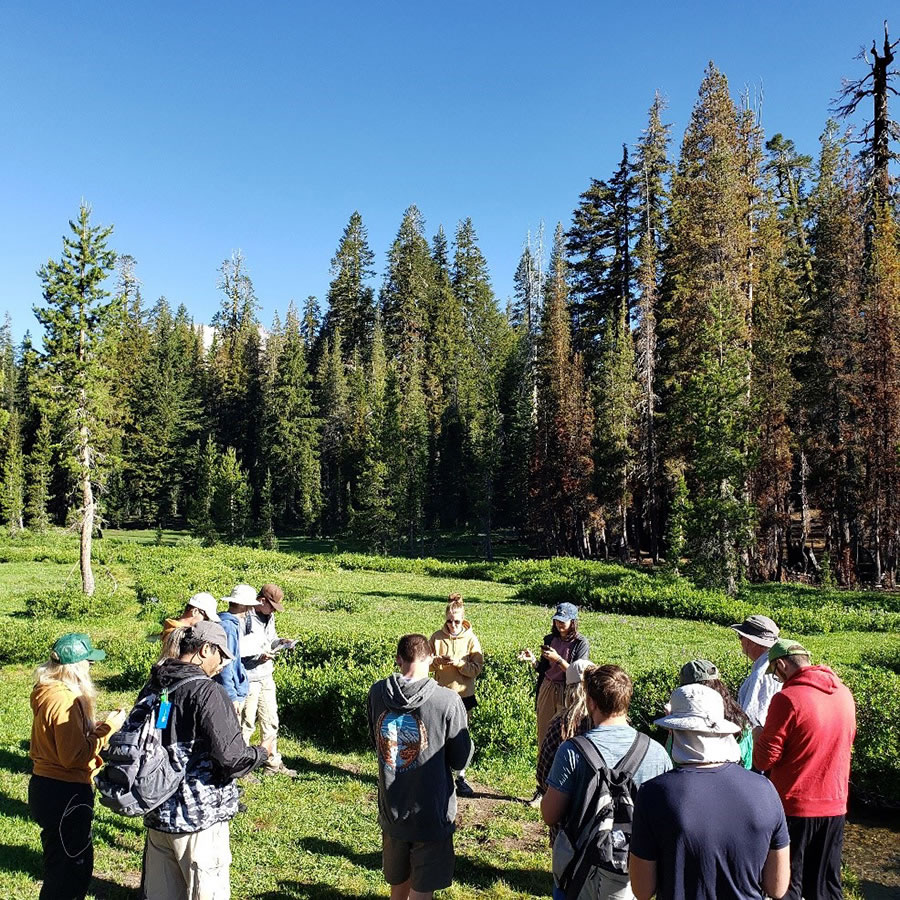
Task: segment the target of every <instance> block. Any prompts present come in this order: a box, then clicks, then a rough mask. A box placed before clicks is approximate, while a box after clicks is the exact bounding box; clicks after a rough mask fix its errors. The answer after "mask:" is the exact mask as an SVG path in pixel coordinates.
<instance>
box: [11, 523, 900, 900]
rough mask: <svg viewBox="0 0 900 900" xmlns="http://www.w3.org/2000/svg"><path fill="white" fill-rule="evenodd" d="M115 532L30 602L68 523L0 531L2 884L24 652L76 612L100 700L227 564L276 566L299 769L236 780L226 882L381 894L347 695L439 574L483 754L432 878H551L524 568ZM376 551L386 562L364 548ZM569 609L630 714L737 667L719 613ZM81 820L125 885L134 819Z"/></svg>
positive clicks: (105, 864) (461, 882)
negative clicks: (88, 639)
mask: <svg viewBox="0 0 900 900" xmlns="http://www.w3.org/2000/svg"><path fill="white" fill-rule="evenodd" d="M129 537H131V538H135V537H136V538H137V539H138V540H137V542H136V541H135V540H131V541H129V542H122V541H121V539H120V538H113V537H111V536H109V535H108V536H107V537H106V538H104V540H103V541H100V542H98V553H97V555H98V557H99V559H100V561H101V562H100V564H99V565H98V582H99V583H100V585H101V587H100V590H99V592H98V596H97V598H96V600H95V602H94V606H93V609H92V610H90V611H89V612H87V613H82V612H80V611H77V610H76V614H75V615H74V616H73V617H70V618H64V619H62V620H60V619H56V618H53V617H52V616H51V617H48V616H46V615H43V616H40V615H39V616H37V617H35V616H34V615H33V613H35V612H41V611H42V610H43V611H44V612H46V609H45V608H44V607H42V606H41V605H40V602H39V601H47V602H50V600H52V599H53V598H54V597H57V596H59V597H64V598H65V597H67V596H68V591H67V590H62V589H63V585H64V584H65V583H66V580H67V578H68V580H69V581H68V583H69V585H71V584H72V582H73V579H74V578H76V577H77V572H74V573H73V567H72V561H74V559H75V555H74V554H75V546H74V542H73V541H72V540H71V539H70V538H65V537H61V536H59V535H54V536H50V537H47V538H45V539H43V540H41V541H37V540H34V539H31V540H24V541H23V540H19V541H12V540H6V541H0V552H2V553H3V554H4V556H3V558H4V559H5V560H6V561H5V562H2V563H0V664H2V672H0V676H2V677H0V897H2V898H4V900H19V898H22V900H24V898H33V897H36V896H37V892H38V891H37V886H36V884H35V879H36V878H37V877H38V876H39V872H40V844H39V839H38V829H37V827H36V826H35V825H34V824H33V823H32V822H31V819H30V817H29V815H28V810H27V806H26V796H27V782H28V773H29V771H30V762H29V759H28V756H27V745H28V737H29V733H30V720H31V714H30V709H29V705H28V695H29V692H30V682H31V670H32V668H33V665H34V664H35V663H36V662H38V661H39V660H40V659H41V658H42V657H43V658H46V653H47V651H48V649H49V644H50V642H51V641H52V639H53V637H55V636H56V635H58V634H59V633H62V632H64V631H68V630H86V631H89V632H90V633H91V635H92V636H93V637H94V639H95V641H96V642H97V643H99V644H100V645H101V646H105V647H106V648H107V649H108V650H109V658H108V659H107V660H106V661H105V662H104V663H100V664H98V665H97V666H96V667H95V670H94V673H95V676H96V680H97V682H98V685H99V687H100V690H101V696H100V701H99V708H101V709H109V708H112V707H113V706H119V705H130V703H131V702H132V701H133V698H134V695H135V693H136V691H137V689H138V688H139V687H140V685H141V683H142V682H143V679H144V677H145V675H146V671H147V666H148V665H149V663H150V662H151V661H152V660H153V658H154V653H155V651H156V647H157V645H155V644H154V643H153V642H152V641H150V640H148V638H150V637H152V635H153V634H154V633H155V632H157V631H158V629H159V622H160V620H161V618H162V617H163V616H164V615H166V614H171V613H173V612H175V611H176V608H177V606H178V604H179V603H183V601H184V600H185V599H186V598H187V596H189V595H190V593H192V592H193V591H194V590H198V589H201V588H205V589H209V590H212V591H213V592H214V593H217V594H219V595H224V593H226V592H227V591H228V590H229V589H230V588H231V586H232V585H233V584H234V583H235V582H236V581H240V580H247V581H249V582H250V583H251V584H257V585H258V584H260V583H262V582H263V581H277V582H279V583H281V584H283V586H284V587H285V590H286V604H287V609H286V611H285V612H284V613H283V614H280V615H279V617H278V627H279V632H280V633H281V634H283V635H285V636H291V637H298V638H300V644H299V646H298V649H297V651H296V652H295V654H294V656H293V657H292V658H290V659H287V660H284V661H279V664H278V667H277V670H276V679H277V680H278V683H279V691H280V697H281V700H280V703H281V708H282V718H283V722H284V728H285V737H284V738H283V739H282V741H281V750H282V753H283V754H284V756H285V758H286V760H287V762H288V763H289V764H290V765H292V766H294V767H296V768H297V769H298V770H299V772H300V777H299V778H298V779H296V780H288V779H286V778H283V777H274V778H267V779H263V780H262V781H261V783H259V784H256V785H248V786H247V787H246V792H245V796H244V802H245V803H246V805H247V807H248V810H247V812H245V813H242V814H240V815H239V816H238V817H237V818H236V819H235V820H234V822H233V825H232V851H233V854H234V865H233V869H232V883H233V896H234V897H235V898H238V900H240V898H271V900H274V898H276V897H277V898H323V900H324V898H338V897H345V898H346V897H349V898H375V897H383V896H386V895H387V893H388V892H387V889H386V887H385V885H384V884H383V881H382V877H381V873H380V837H379V831H378V828H377V824H376V821H375V817H376V813H375V795H376V785H375V772H376V766H375V759H374V755H373V754H371V753H369V752H367V751H366V749H365V746H364V742H363V732H364V727H363V723H364V709H363V708H362V706H361V698H362V697H364V695H365V690H366V689H367V688H368V686H369V684H370V683H371V682H372V681H373V680H374V679H376V678H378V677H382V676H383V675H385V674H387V673H388V672H389V671H391V669H392V656H393V647H394V646H395V642H396V638H397V636H398V635H399V634H401V633H404V632H409V631H422V632H424V633H425V634H430V633H431V632H432V631H433V630H435V628H437V627H438V625H439V624H440V623H441V622H442V619H443V607H444V603H445V598H446V596H447V594H448V593H450V592H451V591H454V590H458V591H460V592H461V593H463V595H464V596H465V598H466V602H467V614H468V616H469V618H470V619H471V620H472V621H473V624H474V626H475V629H476V631H477V633H478V634H479V636H480V638H481V640H482V643H483V645H484V647H485V651H486V655H487V659H488V665H487V667H486V672H485V675H484V677H483V683H482V685H481V687H480V690H479V694H480V705H479V707H478V709H477V710H476V711H475V713H474V714H473V734H474V737H475V740H476V744H477V746H478V747H479V755H478V756H477V757H476V760H475V763H474V766H473V768H472V769H471V774H472V780H473V781H474V782H475V783H476V785H479V786H480V788H481V789H480V794H481V796H479V797H478V798H476V799H475V800H474V801H468V800H466V801H461V804H460V808H461V826H462V827H461V828H460V829H459V831H458V836H457V855H458V866H457V879H456V884H455V885H454V887H453V888H452V889H451V890H449V891H447V892H444V893H443V894H442V896H443V897H447V898H460V900H461V898H464V897H466V898H469V897H475V898H532V897H544V896H548V895H549V893H550V886H551V882H550V876H549V871H548V870H549V850H548V846H547V843H546V838H545V836H544V832H543V829H542V827H541V825H540V823H539V817H538V813H537V812H536V811H534V810H531V809H528V808H527V807H526V806H524V805H523V804H522V803H517V802H511V801H512V799H513V798H517V797H518V798H522V797H526V796H528V795H530V792H531V789H532V786H533V783H532V778H533V771H532V765H533V755H534V752H535V748H534V737H533V735H534V713H533V706H532V702H531V694H530V686H531V674H530V672H529V671H528V670H527V668H526V667H524V666H521V665H518V664H516V662H515V653H516V651H517V650H518V649H520V648H521V647H524V646H530V647H532V648H535V649H536V648H537V646H538V645H539V642H540V638H541V637H542V635H543V634H544V633H545V631H546V629H547V626H548V624H549V618H550V614H549V611H548V609H547V607H545V606H540V605H535V604H533V603H523V602H521V601H520V600H519V599H518V597H519V592H520V586H518V585H516V584H515V583H505V582H504V581H501V580H481V579H477V578H472V577H467V578H466V579H465V580H460V578H459V577H441V576H438V575H433V574H423V572H421V571H419V572H416V571H408V572H402V571H401V572H385V571H373V570H371V569H367V568H365V567H364V566H363V565H362V564H360V565H358V566H357V565H354V566H353V568H350V569H348V568H344V567H341V566H339V565H337V564H335V563H334V560H333V559H330V558H329V557H327V556H326V557H315V558H314V557H312V556H309V555H304V556H297V555H291V554H284V553H266V552H263V551H253V550H248V549H246V548H216V549H213V550H203V549H200V548H194V547H181V548H180V547H174V546H173V547H155V546H150V544H149V543H140V541H141V540H144V541H152V540H153V539H154V537H155V535H153V533H146V534H144V535H138V536H135V535H131V536H129ZM178 539H179V538H178V536H177V535H173V536H172V537H171V540H172V542H173V543H175V542H177V541H178ZM297 549H300V550H302V552H303V553H304V554H309V553H311V552H313V551H312V548H309V547H305V548H297ZM316 549H317V550H318V549H321V548H316ZM372 565H373V566H379V567H382V568H384V567H386V566H382V565H381V563H379V561H377V560H375V561H373V562H372ZM398 567H400V568H402V567H403V566H402V565H400V564H398ZM412 568H415V567H412ZM467 574H468V575H471V574H472V573H471V572H469V573H467ZM113 585H115V586H116V587H115V591H112V586H113ZM36 598H37V599H36ZM48 598H50V600H48ZM153 598H156V600H158V602H154V599H153ZM53 602H57V601H56V600H54V601H53ZM60 602H61V601H60ZM51 606H52V603H51ZM27 610H31V613H32V614H29V612H28V611H27ZM70 612H71V609H70ZM581 628H582V631H583V632H584V633H585V634H586V635H587V637H588V638H589V640H590V642H591V648H592V650H591V656H592V658H593V659H594V660H595V661H604V662H617V663H619V664H621V665H623V666H624V667H625V668H626V669H627V670H628V671H630V672H631V673H632V674H633V675H634V676H635V678H636V680H637V681H638V683H639V690H638V692H637V693H636V698H635V707H634V713H635V716H634V718H635V721H636V723H637V724H641V725H643V724H646V723H647V721H648V720H649V719H652V718H653V716H654V715H656V714H657V713H658V709H659V706H660V705H661V702H662V700H663V699H664V698H665V696H666V694H667V693H668V690H669V688H670V687H671V685H672V683H673V681H674V678H675V673H677V670H678V668H679V667H680V665H681V664H682V663H683V662H684V661H685V660H687V659H690V658H692V657H695V656H707V657H710V658H712V659H714V660H716V661H717V662H718V663H720V665H721V666H722V668H723V671H725V672H726V673H727V674H728V675H729V677H730V678H731V679H732V680H734V679H738V678H740V677H741V676H742V675H743V673H745V672H746V668H747V665H746V661H745V660H744V659H743V657H742V656H741V655H740V650H739V646H738V641H737V639H736V638H735V636H734V633H733V632H731V631H730V630H729V629H727V628H724V627H722V626H721V625H714V624H709V623H705V622H699V621H686V620H679V619H668V618H655V617H633V616H627V615H620V614H610V613H602V612H588V613H585V614H584V616H583V619H582V622H581ZM804 640H805V642H806V643H807V644H808V645H809V647H810V649H811V650H812V651H813V653H814V654H815V655H816V657H817V659H822V660H824V661H826V662H828V663H829V664H831V665H834V666H835V667H836V668H837V669H839V670H841V669H842V668H846V669H848V670H850V669H855V668H856V667H863V668H865V667H866V664H867V661H868V660H870V659H872V658H884V659H889V660H890V659H893V658H894V657H895V656H896V654H897V653H898V650H900V646H898V636H897V634H896V633H859V632H849V631H843V632H838V633H834V634H821V635H809V636H807V637H804ZM95 837H96V840H95V845H96V855H97V858H96V866H95V888H94V891H95V892H94V895H93V896H95V897H97V898H125V897H129V898H130V897H134V896H136V892H135V891H134V887H135V885H136V883H137V879H138V877H139V871H140V848H141V844H142V839H143V830H142V828H141V826H140V824H139V823H133V822H131V821H128V820H124V819H122V818H120V817H115V816H112V815H111V814H108V813H106V812H105V811H102V810H100V811H99V812H98V816H97V820H96V826H95Z"/></svg>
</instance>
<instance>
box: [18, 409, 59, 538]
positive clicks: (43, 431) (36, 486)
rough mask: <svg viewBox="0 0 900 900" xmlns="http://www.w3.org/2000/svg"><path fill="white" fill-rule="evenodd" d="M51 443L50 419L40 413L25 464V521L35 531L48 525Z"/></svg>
mask: <svg viewBox="0 0 900 900" xmlns="http://www.w3.org/2000/svg"><path fill="white" fill-rule="evenodd" d="M52 464H53V445H52V443H51V432H50V419H49V417H48V416H46V415H43V414H41V416H40V424H39V425H38V427H37V431H36V432H35V437H34V446H33V447H32V450H31V453H30V454H29V456H28V463H27V466H26V476H27V485H26V504H25V521H26V522H27V523H28V527H29V528H31V529H33V530H35V531H44V530H45V529H46V528H47V527H48V526H49V525H50V516H49V514H48V506H49V503H50V480H51V478H52V475H53V472H52Z"/></svg>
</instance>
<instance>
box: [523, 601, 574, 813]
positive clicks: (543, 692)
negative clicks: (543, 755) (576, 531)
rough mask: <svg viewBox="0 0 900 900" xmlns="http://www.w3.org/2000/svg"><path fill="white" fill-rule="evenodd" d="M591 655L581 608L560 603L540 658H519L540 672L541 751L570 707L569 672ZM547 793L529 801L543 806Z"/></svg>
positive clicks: (537, 696) (538, 793)
mask: <svg viewBox="0 0 900 900" xmlns="http://www.w3.org/2000/svg"><path fill="white" fill-rule="evenodd" d="M589 653H590V647H589V646H588V641H587V638H586V637H584V635H581V634H579V633H578V607H577V606H576V605H575V604H574V603H560V604H559V605H558V606H557V607H556V612H554V614H553V628H552V630H551V631H550V634H548V635H546V636H545V637H544V641H543V646H542V647H541V652H540V656H535V655H534V653H532V652H531V650H527V649H526V650H522V651H520V652H519V655H518V658H519V659H520V660H521V661H522V662H527V663H530V664H531V665H532V666H533V667H534V668H535V669H536V670H537V685H536V688H535V691H536V694H535V705H536V708H537V744H538V747H539V748H540V746H541V744H542V743H543V742H544V737H545V736H546V734H547V729H548V728H549V727H550V723H551V722H552V721H553V719H554V717H555V716H556V715H557V714H558V713H561V712H562V711H563V710H564V709H565V708H566V669H568V668H569V665H570V664H571V663H574V662H576V661H577V660H579V659H587V658H588V656H589ZM542 796H543V792H542V791H541V788H540V786H538V787H537V788H536V789H535V792H534V796H533V797H532V798H531V800H530V801H529V803H530V805H532V806H534V807H538V806H540V803H541V797H542Z"/></svg>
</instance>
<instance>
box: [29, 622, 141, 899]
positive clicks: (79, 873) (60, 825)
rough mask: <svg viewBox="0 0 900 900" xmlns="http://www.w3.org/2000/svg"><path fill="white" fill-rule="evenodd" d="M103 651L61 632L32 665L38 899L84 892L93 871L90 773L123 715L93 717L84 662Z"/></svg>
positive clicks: (117, 712)
mask: <svg viewBox="0 0 900 900" xmlns="http://www.w3.org/2000/svg"><path fill="white" fill-rule="evenodd" d="M105 657H106V653H105V652H104V651H103V650H96V649H95V648H94V646H93V644H91V639H90V638H89V637H88V636H87V635H86V634H64V635H63V636H62V637H61V638H59V640H57V642H56V643H55V644H54V645H53V650H52V651H51V653H50V659H49V660H48V661H47V662H46V663H44V664H43V665H42V666H38V668H37V670H36V671H35V679H34V680H35V685H34V690H32V692H31V709H32V712H33V713H34V721H33V722H32V726H31V754H30V755H31V759H32V761H33V762H34V774H33V775H32V777H31V781H30V782H29V785H28V807H29V809H30V810H31V815H32V816H33V817H34V819H35V821H36V822H37V823H38V825H40V826H41V845H42V847H43V850H44V886H43V888H42V889H41V894H40V897H41V900H83V898H84V897H85V895H86V894H87V891H88V886H89V885H90V881H91V875H92V874H93V870H94V847H93V843H92V836H91V824H92V822H93V818H94V789H93V779H94V774H95V773H96V771H97V769H99V768H100V766H101V765H102V762H101V760H100V749H101V748H102V747H103V746H104V744H105V743H106V742H107V741H108V739H109V735H110V734H112V733H113V732H114V731H117V730H118V729H119V728H121V727H122V723H123V722H124V721H125V717H126V715H127V713H126V711H125V710H123V709H120V710H115V711H114V712H112V713H110V714H109V716H108V717H107V719H106V721H105V722H99V723H95V722H94V700H95V697H96V691H95V689H94V685H93V683H92V682H91V676H90V671H89V667H90V664H91V663H92V662H94V661H96V660H100V659H104V658H105Z"/></svg>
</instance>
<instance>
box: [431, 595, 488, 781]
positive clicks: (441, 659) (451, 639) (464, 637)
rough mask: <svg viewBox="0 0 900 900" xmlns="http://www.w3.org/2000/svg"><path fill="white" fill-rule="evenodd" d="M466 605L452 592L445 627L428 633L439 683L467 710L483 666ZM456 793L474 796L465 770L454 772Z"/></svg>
mask: <svg viewBox="0 0 900 900" xmlns="http://www.w3.org/2000/svg"><path fill="white" fill-rule="evenodd" d="M465 612H466V610H465V606H464V605H463V600H462V597H461V596H460V595H459V594H451V595H450V597H449V602H448V603H447V610H446V615H445V616H444V627H443V628H441V629H440V630H439V631H436V632H435V633H434V634H433V635H432V636H431V652H432V653H433V654H434V662H433V663H432V665H431V670H432V671H433V672H434V680H435V681H437V683H438V684H439V685H441V687H445V688H450V690H451V691H456V693H457V694H459V696H460V698H461V699H462V702H463V706H464V707H465V708H466V714H467V715H468V713H469V712H470V710H472V709H474V708H475V707H476V706H477V705H478V701H477V700H476V699H475V679H476V678H477V677H478V676H479V675H480V674H481V670H482V669H483V668H484V654H483V653H482V652H481V644H480V643H479V642H478V638H477V637H476V635H475V632H474V631H472V625H471V623H470V622H469V621H468V620H467V619H466V618H465ZM456 793H457V794H458V795H459V796H460V797H473V796H474V795H475V791H474V790H472V786H471V785H470V784H469V782H468V781H466V770H465V769H462V770H461V771H460V772H458V773H457V775H456Z"/></svg>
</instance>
